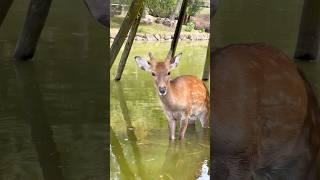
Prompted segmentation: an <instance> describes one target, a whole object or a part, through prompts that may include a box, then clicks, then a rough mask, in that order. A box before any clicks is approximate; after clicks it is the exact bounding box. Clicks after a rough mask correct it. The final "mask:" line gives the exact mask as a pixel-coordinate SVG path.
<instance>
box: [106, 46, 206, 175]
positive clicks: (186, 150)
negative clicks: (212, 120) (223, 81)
mask: <svg viewBox="0 0 320 180" xmlns="http://www.w3.org/2000/svg"><path fill="white" fill-rule="evenodd" d="M169 47H170V43H139V42H137V43H135V44H134V45H133V47H132V50H131V53H130V55H129V58H128V62H127V65H126V68H125V71H124V74H123V76H122V79H121V81H120V82H115V81H113V80H112V82H111V103H110V104H111V112H110V113H111V134H110V135H111V148H110V158H111V160H110V161H111V165H110V170H111V172H110V173H111V179H126V178H127V179H196V178H197V177H199V176H200V175H201V173H203V174H205V173H204V172H203V171H201V168H202V166H203V165H204V162H205V161H209V149H210V146H209V132H208V131H205V129H202V127H201V125H200V124H199V123H197V124H196V125H195V126H189V127H188V130H187V133H186V139H185V141H183V142H181V141H173V142H170V141H169V140H168V127H167V126H168V124H167V120H166V118H165V116H164V114H163V111H162V109H161V106H160V104H159V100H158V95H157V94H156V91H155V90H154V86H153V79H152V76H151V75H150V74H149V73H147V72H145V71H141V70H140V69H138V68H137V66H136V64H135V62H134V58H133V57H134V56H136V55H140V56H144V57H147V54H148V52H149V51H151V52H153V54H154V55H155V57H157V58H159V59H160V58H164V57H165V56H166V54H167V51H166V50H168V49H169ZM206 47H207V42H196V43H187V42H180V43H179V45H178V49H177V52H183V55H182V58H181V61H180V64H179V67H178V68H177V69H176V70H175V71H173V76H177V75H181V74H193V75H196V76H198V77H200V78H201V75H202V70H203V65H204V62H205V57H206ZM118 61H119V59H117V61H116V62H115V64H117V63H118ZM116 67H117V66H114V68H113V69H112V70H111V78H114V75H115V71H116ZM202 176H203V177H205V175H202ZM207 177H208V174H207ZM207 179H208V178H207Z"/></svg>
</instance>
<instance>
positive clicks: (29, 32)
mask: <svg viewBox="0 0 320 180" xmlns="http://www.w3.org/2000/svg"><path fill="white" fill-rule="evenodd" d="M51 2H52V0H31V1H30V4H29V9H28V13H27V16H26V20H25V22H24V27H23V30H22V33H21V35H20V37H19V40H18V43H17V46H16V50H15V58H16V59H19V60H29V59H31V58H32V57H33V55H34V53H35V51H36V48H37V43H38V40H39V37H40V34H41V31H42V28H43V27H44V24H45V21H46V19H47V16H48V13H49V9H50V5H51Z"/></svg>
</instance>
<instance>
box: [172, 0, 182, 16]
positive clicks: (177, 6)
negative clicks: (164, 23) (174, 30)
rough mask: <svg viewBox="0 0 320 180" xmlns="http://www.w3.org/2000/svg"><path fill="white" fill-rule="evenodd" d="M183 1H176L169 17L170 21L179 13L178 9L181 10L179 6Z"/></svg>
mask: <svg viewBox="0 0 320 180" xmlns="http://www.w3.org/2000/svg"><path fill="white" fill-rule="evenodd" d="M182 2H183V0H178V1H177V4H176V7H175V8H174V10H173V11H172V12H171V15H170V21H174V20H175V18H176V14H178V13H179V11H180V9H181V5H182Z"/></svg>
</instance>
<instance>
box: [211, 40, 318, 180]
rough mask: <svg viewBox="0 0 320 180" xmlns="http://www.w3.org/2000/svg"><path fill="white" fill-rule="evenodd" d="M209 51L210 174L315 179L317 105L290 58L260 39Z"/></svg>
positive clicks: (245, 179)
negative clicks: (211, 75)
mask: <svg viewBox="0 0 320 180" xmlns="http://www.w3.org/2000/svg"><path fill="white" fill-rule="evenodd" d="M213 55H214V64H213V69H212V71H213V91H212V93H213V95H214V97H213V98H214V101H213V106H214V107H213V112H212V116H213V122H212V128H213V129H212V136H211V137H212V142H211V145H212V146H211V149H212V150H213V151H212V153H213V154H211V157H212V158H213V159H212V165H211V167H212V168H213V175H212V176H213V179H217V180H220V179H221V180H238V179H241V180H252V179H258V180H269V179H270V180H278V179H279V180H280V179H281V180H282V179H285V180H309V179H310V180H311V179H313V180H315V179H316V160H317V154H318V151H319V144H320V136H319V133H320V129H319V124H320V121H319V110H318V104H317V101H316V98H315V95H314V93H313V91H312V89H311V87H310V85H309V84H308V82H307V81H306V80H305V79H304V78H303V76H302V74H301V73H300V71H299V70H298V69H297V67H296V66H295V65H294V63H292V62H291V61H290V59H289V58H288V57H287V56H286V55H284V54H283V53H282V52H280V51H279V50H277V49H274V48H272V47H269V46H266V45H261V44H251V45H249V44H240V45H230V46H227V47H225V48H222V49H219V50H217V51H216V52H213Z"/></svg>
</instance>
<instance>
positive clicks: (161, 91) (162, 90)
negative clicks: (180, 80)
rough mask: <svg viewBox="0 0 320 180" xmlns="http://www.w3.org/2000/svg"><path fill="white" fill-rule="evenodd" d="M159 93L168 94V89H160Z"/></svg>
mask: <svg viewBox="0 0 320 180" xmlns="http://www.w3.org/2000/svg"><path fill="white" fill-rule="evenodd" d="M159 93H160V95H165V94H166V93H167V88H166V87H159Z"/></svg>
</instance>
